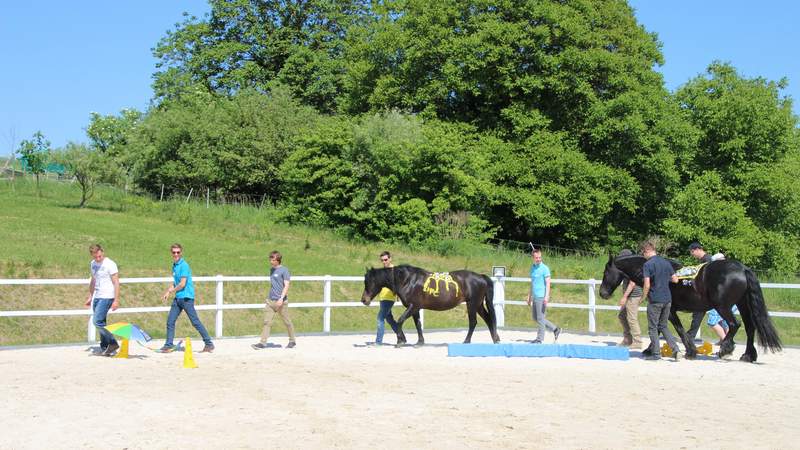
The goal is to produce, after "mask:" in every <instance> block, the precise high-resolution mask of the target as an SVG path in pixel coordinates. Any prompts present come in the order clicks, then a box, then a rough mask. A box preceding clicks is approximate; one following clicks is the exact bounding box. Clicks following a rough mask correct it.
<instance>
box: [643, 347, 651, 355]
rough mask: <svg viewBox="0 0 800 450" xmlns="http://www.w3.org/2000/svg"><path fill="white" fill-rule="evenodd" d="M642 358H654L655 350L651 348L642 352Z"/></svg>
mask: <svg viewBox="0 0 800 450" xmlns="http://www.w3.org/2000/svg"><path fill="white" fill-rule="evenodd" d="M642 356H653V350H652V349H651V348H650V347H647V348H646V349H644V350H642Z"/></svg>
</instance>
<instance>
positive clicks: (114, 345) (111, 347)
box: [103, 342, 119, 356]
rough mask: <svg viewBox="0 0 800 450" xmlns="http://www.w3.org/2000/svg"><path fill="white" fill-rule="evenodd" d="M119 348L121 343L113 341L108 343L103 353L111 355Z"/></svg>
mask: <svg viewBox="0 0 800 450" xmlns="http://www.w3.org/2000/svg"><path fill="white" fill-rule="evenodd" d="M117 350H119V344H117V343H116V342H112V343H110V344H108V347H107V348H106V351H104V352H103V355H105V356H111V355H113V354H114V353H115V352H116V351H117Z"/></svg>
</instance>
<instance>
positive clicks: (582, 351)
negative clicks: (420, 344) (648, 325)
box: [447, 344, 629, 361]
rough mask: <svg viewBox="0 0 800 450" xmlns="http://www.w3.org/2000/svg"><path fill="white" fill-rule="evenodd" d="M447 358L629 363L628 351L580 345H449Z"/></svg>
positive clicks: (614, 347) (623, 348) (609, 347)
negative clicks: (564, 359)
mask: <svg viewBox="0 0 800 450" xmlns="http://www.w3.org/2000/svg"><path fill="white" fill-rule="evenodd" d="M447 356H506V357H509V358H511V357H520V356H525V357H545V356H558V357H561V358H585V359H612V360H619V361H627V360H628V357H629V353H628V349H627V348H625V347H616V346H607V345H579V344H447Z"/></svg>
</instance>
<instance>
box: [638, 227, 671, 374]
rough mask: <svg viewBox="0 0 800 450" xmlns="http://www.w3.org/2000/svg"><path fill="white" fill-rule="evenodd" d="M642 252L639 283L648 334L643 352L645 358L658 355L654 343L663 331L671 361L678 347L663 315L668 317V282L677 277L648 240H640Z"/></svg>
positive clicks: (656, 357)
mask: <svg viewBox="0 0 800 450" xmlns="http://www.w3.org/2000/svg"><path fill="white" fill-rule="evenodd" d="M642 255H644V257H645V258H647V262H645V263H644V267H642V274H643V276H644V283H643V286H642V298H647V300H648V301H647V328H648V332H649V334H650V347H649V348H648V349H647V350H645V351H644V352H643V353H644V354H645V355H646V357H647V359H650V360H657V359H661V350H660V348H659V346H658V336H659V334H662V335H664V339H666V340H667V344H668V345H669V346H670V348H672V354H673V355H674V356H675V361H677V360H679V359H680V348H679V347H678V343H677V342H675V338H674V337H673V336H672V333H671V332H670V331H669V327H668V326H667V319H669V313H670V308H671V307H672V292H671V291H670V290H669V284H670V283H671V282H672V283H677V282H678V277H677V276H676V275H675V270H674V269H673V268H672V264H670V262H669V261H667V260H666V259H664V258H662V257H660V256H658V255H657V254H656V246H655V244H653V242H652V241H647V242H645V243H644V244H642Z"/></svg>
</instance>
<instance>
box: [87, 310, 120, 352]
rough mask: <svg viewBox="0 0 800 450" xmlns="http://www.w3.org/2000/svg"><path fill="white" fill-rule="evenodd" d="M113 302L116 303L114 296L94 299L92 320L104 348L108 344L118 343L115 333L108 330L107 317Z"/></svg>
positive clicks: (101, 346)
mask: <svg viewBox="0 0 800 450" xmlns="http://www.w3.org/2000/svg"><path fill="white" fill-rule="evenodd" d="M112 303H114V299H113V298H96V299H94V300H93V301H92V321H93V322H94V326H95V327H97V331H98V332H99V333H100V348H102V349H106V348H107V347H108V344H111V343H114V344H116V343H117V340H116V339H114V335H113V334H111V332H110V331H108V330H106V318H107V317H108V310H109V309H111V304H112Z"/></svg>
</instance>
